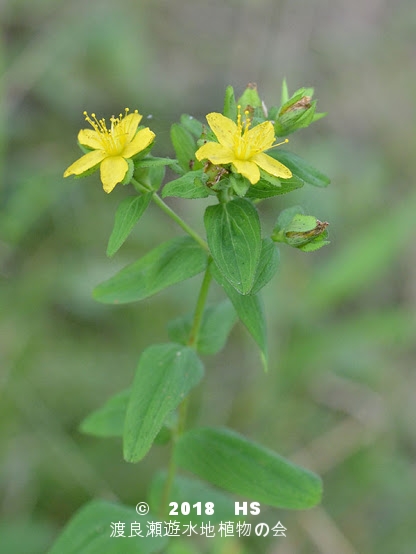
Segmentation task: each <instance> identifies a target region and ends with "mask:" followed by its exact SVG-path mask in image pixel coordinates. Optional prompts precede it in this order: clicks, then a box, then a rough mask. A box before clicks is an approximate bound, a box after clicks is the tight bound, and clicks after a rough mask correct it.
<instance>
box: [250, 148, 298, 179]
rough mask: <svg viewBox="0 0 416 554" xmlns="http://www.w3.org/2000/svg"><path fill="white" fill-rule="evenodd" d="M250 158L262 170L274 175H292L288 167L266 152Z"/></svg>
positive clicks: (287, 177) (283, 177)
mask: <svg viewBox="0 0 416 554" xmlns="http://www.w3.org/2000/svg"><path fill="white" fill-rule="evenodd" d="M251 160H252V161H253V162H254V163H256V164H257V165H258V166H260V167H261V168H262V169H264V171H266V172H267V173H270V175H274V176H275V177H282V179H289V178H290V177H292V172H291V171H290V169H289V168H288V167H286V166H285V165H283V164H282V163H280V162H278V161H277V160H275V159H274V158H272V157H271V156H268V155H267V154H263V153H261V154H256V155H255V156H253V157H252V158H251Z"/></svg>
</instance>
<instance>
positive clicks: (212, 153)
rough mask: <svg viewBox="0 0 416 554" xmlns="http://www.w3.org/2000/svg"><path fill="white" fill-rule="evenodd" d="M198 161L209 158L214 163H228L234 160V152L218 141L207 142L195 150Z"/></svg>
mask: <svg viewBox="0 0 416 554" xmlns="http://www.w3.org/2000/svg"><path fill="white" fill-rule="evenodd" d="M195 157H196V159H197V160H198V161H201V160H209V161H210V162H212V163H214V164H228V163H231V162H232V161H234V158H235V156H234V152H233V151H232V150H231V148H227V147H226V146H223V145H222V144H218V142H207V143H206V144H203V145H202V146H201V148H199V149H198V150H197V151H196V152H195Z"/></svg>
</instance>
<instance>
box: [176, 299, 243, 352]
mask: <svg viewBox="0 0 416 554" xmlns="http://www.w3.org/2000/svg"><path fill="white" fill-rule="evenodd" d="M192 321H193V314H189V315H187V316H182V317H177V318H175V319H174V320H172V321H170V322H169V323H168V334H169V338H170V339H171V340H172V341H174V342H179V343H180V344H183V345H185V344H187V342H188V340H189V334H190V332H191V329H192ZM236 321H237V315H236V312H235V309H234V308H233V306H232V304H231V302H230V301H229V300H224V301H223V302H220V303H219V304H214V305H211V306H208V307H207V308H206V309H205V310H204V313H203V316H202V321H201V327H200V329H199V333H198V336H197V340H196V343H195V348H196V351H197V352H198V353H199V354H203V355H212V354H217V353H218V352H220V350H222V349H223V347H224V346H225V343H226V342H227V338H228V335H229V334H230V332H231V329H232V328H233V327H234V324H235V322H236Z"/></svg>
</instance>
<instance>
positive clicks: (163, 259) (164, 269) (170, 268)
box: [94, 237, 207, 304]
mask: <svg viewBox="0 0 416 554" xmlns="http://www.w3.org/2000/svg"><path fill="white" fill-rule="evenodd" d="M206 264H207V255H206V253H205V251H204V250H203V249H202V248H201V247H200V246H198V244H197V243H196V242H195V241H194V240H193V239H192V238H191V237H176V238H174V239H171V240H169V241H167V242H164V243H162V244H161V245H159V246H158V247H157V248H155V249H154V250H152V251H150V252H149V253H148V254H146V255H145V256H143V258H141V259H140V260H138V261H137V262H134V263H133V264H130V265H128V266H127V267H125V268H124V269H122V270H121V271H119V272H118V273H116V274H115V275H114V276H113V277H111V278H110V279H108V281H105V282H104V283H101V284H100V285H98V286H97V287H96V288H95V290H94V298H95V299H96V300H98V301H99V302H103V303H106V304H124V303H126V302H136V301H138V300H143V298H147V297H149V296H152V295H153V294H156V293H157V292H159V291H161V290H162V289H164V288H166V287H169V286H171V285H174V284H175V283H179V282H180V281H184V280H185V279H189V278H190V277H193V276H194V275H197V274H198V273H201V271H204V269H205V268H206Z"/></svg>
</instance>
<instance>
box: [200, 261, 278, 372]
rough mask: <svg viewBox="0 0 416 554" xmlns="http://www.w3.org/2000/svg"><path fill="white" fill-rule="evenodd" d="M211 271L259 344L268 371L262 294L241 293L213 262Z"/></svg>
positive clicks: (264, 365) (265, 368)
mask: <svg viewBox="0 0 416 554" xmlns="http://www.w3.org/2000/svg"><path fill="white" fill-rule="evenodd" d="M210 271H211V273H212V276H213V277H214V279H215V280H216V281H217V283H218V284H219V285H221V286H222V287H223V289H224V290H225V293H226V294H227V296H228V298H229V299H230V300H231V302H232V304H233V306H234V308H235V311H236V312H237V315H238V317H239V318H240V321H241V322H242V323H243V324H244V325H245V326H246V327H247V330H248V331H249V333H250V334H251V336H252V337H253V339H254V340H255V341H256V343H257V344H258V346H259V348H260V352H261V357H262V362H263V367H264V370H265V371H267V357H268V356H267V330H266V318H265V315H264V309H263V302H262V300H261V297H260V295H258V294H248V295H242V294H239V293H238V292H237V291H236V290H235V289H234V288H233V287H232V286H231V285H230V283H229V282H228V281H227V280H226V279H225V278H224V277H223V275H222V274H221V272H220V271H219V270H218V268H217V267H216V266H215V264H211V266H210Z"/></svg>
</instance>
